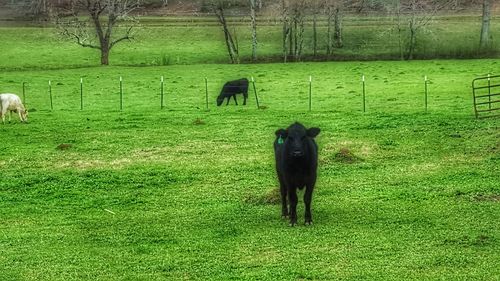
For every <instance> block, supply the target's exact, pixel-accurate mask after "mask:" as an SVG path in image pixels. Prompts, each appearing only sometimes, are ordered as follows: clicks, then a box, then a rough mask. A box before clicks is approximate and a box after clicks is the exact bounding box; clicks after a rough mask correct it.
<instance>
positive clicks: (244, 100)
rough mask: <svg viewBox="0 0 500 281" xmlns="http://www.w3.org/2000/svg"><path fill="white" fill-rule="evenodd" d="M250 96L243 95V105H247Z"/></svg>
mask: <svg viewBox="0 0 500 281" xmlns="http://www.w3.org/2000/svg"><path fill="white" fill-rule="evenodd" d="M247 98H248V94H243V105H247Z"/></svg>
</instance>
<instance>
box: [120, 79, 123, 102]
mask: <svg viewBox="0 0 500 281" xmlns="http://www.w3.org/2000/svg"><path fill="white" fill-rule="evenodd" d="M120 110H123V79H122V77H121V76H120Z"/></svg>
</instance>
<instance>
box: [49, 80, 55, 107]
mask: <svg viewBox="0 0 500 281" xmlns="http://www.w3.org/2000/svg"><path fill="white" fill-rule="evenodd" d="M49 99H50V110H54V105H53V103H52V83H51V82H50V80H49Z"/></svg>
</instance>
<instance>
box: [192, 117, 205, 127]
mask: <svg viewBox="0 0 500 281" xmlns="http://www.w3.org/2000/svg"><path fill="white" fill-rule="evenodd" d="M205 124H206V123H205V121H203V120H201V119H200V118H196V120H194V122H193V125H205Z"/></svg>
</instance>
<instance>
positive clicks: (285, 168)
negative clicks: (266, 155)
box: [274, 122, 320, 226]
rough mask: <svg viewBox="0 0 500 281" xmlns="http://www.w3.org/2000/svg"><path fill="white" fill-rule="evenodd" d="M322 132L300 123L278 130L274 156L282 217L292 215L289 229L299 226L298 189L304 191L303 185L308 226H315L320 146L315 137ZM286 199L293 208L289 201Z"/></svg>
mask: <svg viewBox="0 0 500 281" xmlns="http://www.w3.org/2000/svg"><path fill="white" fill-rule="evenodd" d="M319 132H320V129H319V128H309V129H306V128H305V127H304V126H303V125H302V124H300V123H297V122H296V123H294V124H292V125H290V126H289V127H288V128H287V129H286V130H285V129H279V130H277V131H276V140H275V141H274V156H275V158H276V172H277V174H278V179H279V182H280V192H281V215H282V217H283V218H286V217H287V216H290V226H294V225H295V224H296V223H297V188H298V189H303V188H304V186H305V187H306V190H305V193H304V203H305V205H306V206H305V207H306V208H305V224H306V225H310V224H312V215H311V200H312V193H313V189H314V185H315V184H316V176H317V173H316V171H317V167H318V145H317V144H316V142H315V141H314V138H315V137H316V136H317V135H318V134H319ZM287 196H288V200H289V202H290V209H288V205H287V201H286V200H287ZM289 211H290V212H289Z"/></svg>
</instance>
